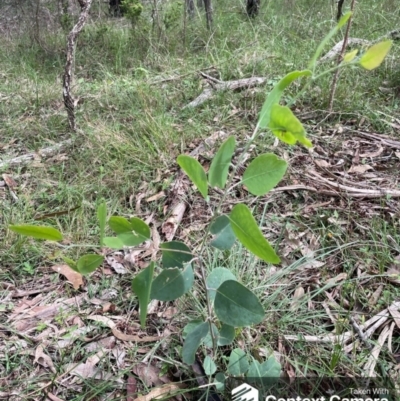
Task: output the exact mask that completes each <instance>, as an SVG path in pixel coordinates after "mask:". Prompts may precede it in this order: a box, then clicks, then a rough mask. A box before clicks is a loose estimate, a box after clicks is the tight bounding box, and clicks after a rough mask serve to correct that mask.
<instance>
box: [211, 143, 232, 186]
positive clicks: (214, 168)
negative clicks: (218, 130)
mask: <svg viewBox="0 0 400 401" xmlns="http://www.w3.org/2000/svg"><path fill="white" fill-rule="evenodd" d="M234 151H235V137H234V136H231V137H229V138H228V139H227V140H226V141H225V142H224V143H223V144H222V145H221V147H220V148H219V150H218V152H217V154H216V155H215V156H214V159H213V161H212V162H211V166H210V170H209V171H208V182H209V183H210V185H211V186H212V187H218V188H221V189H224V187H225V184H226V180H227V178H228V172H229V165H230V164H231V160H232V156H233V152H234Z"/></svg>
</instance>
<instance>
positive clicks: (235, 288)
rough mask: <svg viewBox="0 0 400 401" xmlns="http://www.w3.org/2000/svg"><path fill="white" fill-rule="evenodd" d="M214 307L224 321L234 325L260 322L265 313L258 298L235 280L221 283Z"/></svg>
mask: <svg viewBox="0 0 400 401" xmlns="http://www.w3.org/2000/svg"><path fill="white" fill-rule="evenodd" d="M214 309H215V314H216V315H217V317H218V319H219V320H220V321H221V322H222V323H225V324H227V325H229V326H233V327H243V326H251V325H252V324H257V323H260V322H261V321H262V320H263V319H264V315H265V313H264V309H263V307H262V305H261V303H260V301H259V300H258V298H257V297H256V296H255V295H254V294H253V293H252V292H251V291H250V290H249V289H247V288H246V287H245V286H244V285H242V284H240V283H238V282H237V281H234V280H228V281H224V282H223V283H222V284H221V285H220V287H219V288H218V290H217V295H216V296H215V301H214Z"/></svg>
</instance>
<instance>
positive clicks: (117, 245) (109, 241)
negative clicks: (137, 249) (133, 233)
mask: <svg viewBox="0 0 400 401" xmlns="http://www.w3.org/2000/svg"><path fill="white" fill-rule="evenodd" d="M103 244H104V246H107V247H108V248H112V249H122V248H123V247H124V246H125V245H124V243H123V242H122V240H121V239H119V238H118V237H104V238H103Z"/></svg>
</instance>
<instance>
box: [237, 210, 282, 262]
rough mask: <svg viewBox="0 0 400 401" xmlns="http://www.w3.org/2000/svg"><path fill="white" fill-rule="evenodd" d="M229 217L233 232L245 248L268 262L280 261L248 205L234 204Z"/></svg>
mask: <svg viewBox="0 0 400 401" xmlns="http://www.w3.org/2000/svg"><path fill="white" fill-rule="evenodd" d="M229 219H230V221H231V226H232V229H233V232H234V233H235V235H236V237H237V238H238V240H239V241H240V242H241V243H242V245H243V246H244V247H245V248H247V249H248V250H249V251H250V252H252V253H254V255H256V256H258V257H259V258H260V259H262V260H264V261H266V262H269V263H279V262H280V259H279V257H278V255H277V254H276V253H275V251H274V250H273V248H272V247H271V245H270V244H269V242H268V241H267V240H266V239H265V238H264V236H263V234H262V232H261V230H260V229H259V228H258V226H257V223H256V221H255V220H254V217H253V216H252V214H251V212H250V209H249V208H248V207H247V206H246V205H243V204H240V203H239V204H237V205H236V206H234V208H233V209H232V211H231V214H230V216H229Z"/></svg>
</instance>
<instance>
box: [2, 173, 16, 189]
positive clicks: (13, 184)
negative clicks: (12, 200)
mask: <svg viewBox="0 0 400 401" xmlns="http://www.w3.org/2000/svg"><path fill="white" fill-rule="evenodd" d="M2 177H3V180H4V181H5V183H6V184H7V186H8V188H10V189H13V188H15V187H17V186H18V184H17V183H16V182H15V181H14V179H13V178H12V177H11V176H10V175H8V174H3V175H2Z"/></svg>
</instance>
